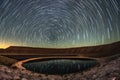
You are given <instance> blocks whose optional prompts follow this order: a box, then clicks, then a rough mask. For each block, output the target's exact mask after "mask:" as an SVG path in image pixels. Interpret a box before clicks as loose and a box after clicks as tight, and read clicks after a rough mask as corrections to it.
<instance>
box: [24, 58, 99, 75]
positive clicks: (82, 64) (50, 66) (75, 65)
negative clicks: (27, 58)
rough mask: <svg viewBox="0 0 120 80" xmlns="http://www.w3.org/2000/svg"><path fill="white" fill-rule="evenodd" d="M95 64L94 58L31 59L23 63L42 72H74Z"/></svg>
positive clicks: (26, 66)
mask: <svg viewBox="0 0 120 80" xmlns="http://www.w3.org/2000/svg"><path fill="white" fill-rule="evenodd" d="M96 64H97V61H96V60H89V59H88V60H71V59H56V60H48V61H32V62H27V63H24V64H23V66H24V67H25V68H26V69H28V70H31V71H34V72H37V73H44V74H61V75H62V74H69V73H76V72H80V71H83V70H86V69H88V68H91V67H93V66H95V65H96Z"/></svg>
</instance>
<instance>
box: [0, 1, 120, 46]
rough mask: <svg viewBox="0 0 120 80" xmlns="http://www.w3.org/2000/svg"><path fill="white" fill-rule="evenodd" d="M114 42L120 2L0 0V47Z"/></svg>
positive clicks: (119, 38) (119, 31)
mask: <svg viewBox="0 0 120 80" xmlns="http://www.w3.org/2000/svg"><path fill="white" fill-rule="evenodd" d="M116 41H120V1H119V0H0V46H3V47H4V46H30V47H46V48H48V47H49V48H68V47H82V46H93V45H102V44H107V43H112V42H116Z"/></svg>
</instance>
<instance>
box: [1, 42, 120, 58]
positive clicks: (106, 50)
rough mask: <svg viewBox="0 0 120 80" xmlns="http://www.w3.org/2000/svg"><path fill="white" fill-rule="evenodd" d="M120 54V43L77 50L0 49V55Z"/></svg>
mask: <svg viewBox="0 0 120 80" xmlns="http://www.w3.org/2000/svg"><path fill="white" fill-rule="evenodd" d="M114 54H120V41H119V42H115V43H111V44H105V45H99V46H88V47H76V48H59V49H58V48H33V47H23V46H10V47H8V48H6V49H0V55H81V56H88V57H105V56H110V55H114Z"/></svg>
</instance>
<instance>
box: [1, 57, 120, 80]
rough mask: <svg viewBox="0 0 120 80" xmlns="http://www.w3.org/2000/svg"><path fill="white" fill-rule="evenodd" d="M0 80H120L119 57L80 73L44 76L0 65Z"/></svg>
mask: <svg viewBox="0 0 120 80" xmlns="http://www.w3.org/2000/svg"><path fill="white" fill-rule="evenodd" d="M0 80H120V57H119V58H116V59H115V60H112V61H109V62H102V63H101V64H100V65H99V66H96V67H94V68H92V69H90V70H87V71H84V72H82V73H75V74H67V75H61V76H60V75H44V74H38V73H33V72H31V71H27V70H19V69H13V68H10V67H7V66H4V65H2V64H1V65H0Z"/></svg>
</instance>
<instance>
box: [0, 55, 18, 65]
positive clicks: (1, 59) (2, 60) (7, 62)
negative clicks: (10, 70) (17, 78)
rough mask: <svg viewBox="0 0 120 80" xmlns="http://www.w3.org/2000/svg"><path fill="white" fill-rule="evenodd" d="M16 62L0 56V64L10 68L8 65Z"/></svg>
mask: <svg viewBox="0 0 120 80" xmlns="http://www.w3.org/2000/svg"><path fill="white" fill-rule="evenodd" d="M16 62H17V60H16V59H12V58H8V57H5V56H1V55H0V63H2V64H4V65H7V66H10V65H12V64H14V63H16Z"/></svg>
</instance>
